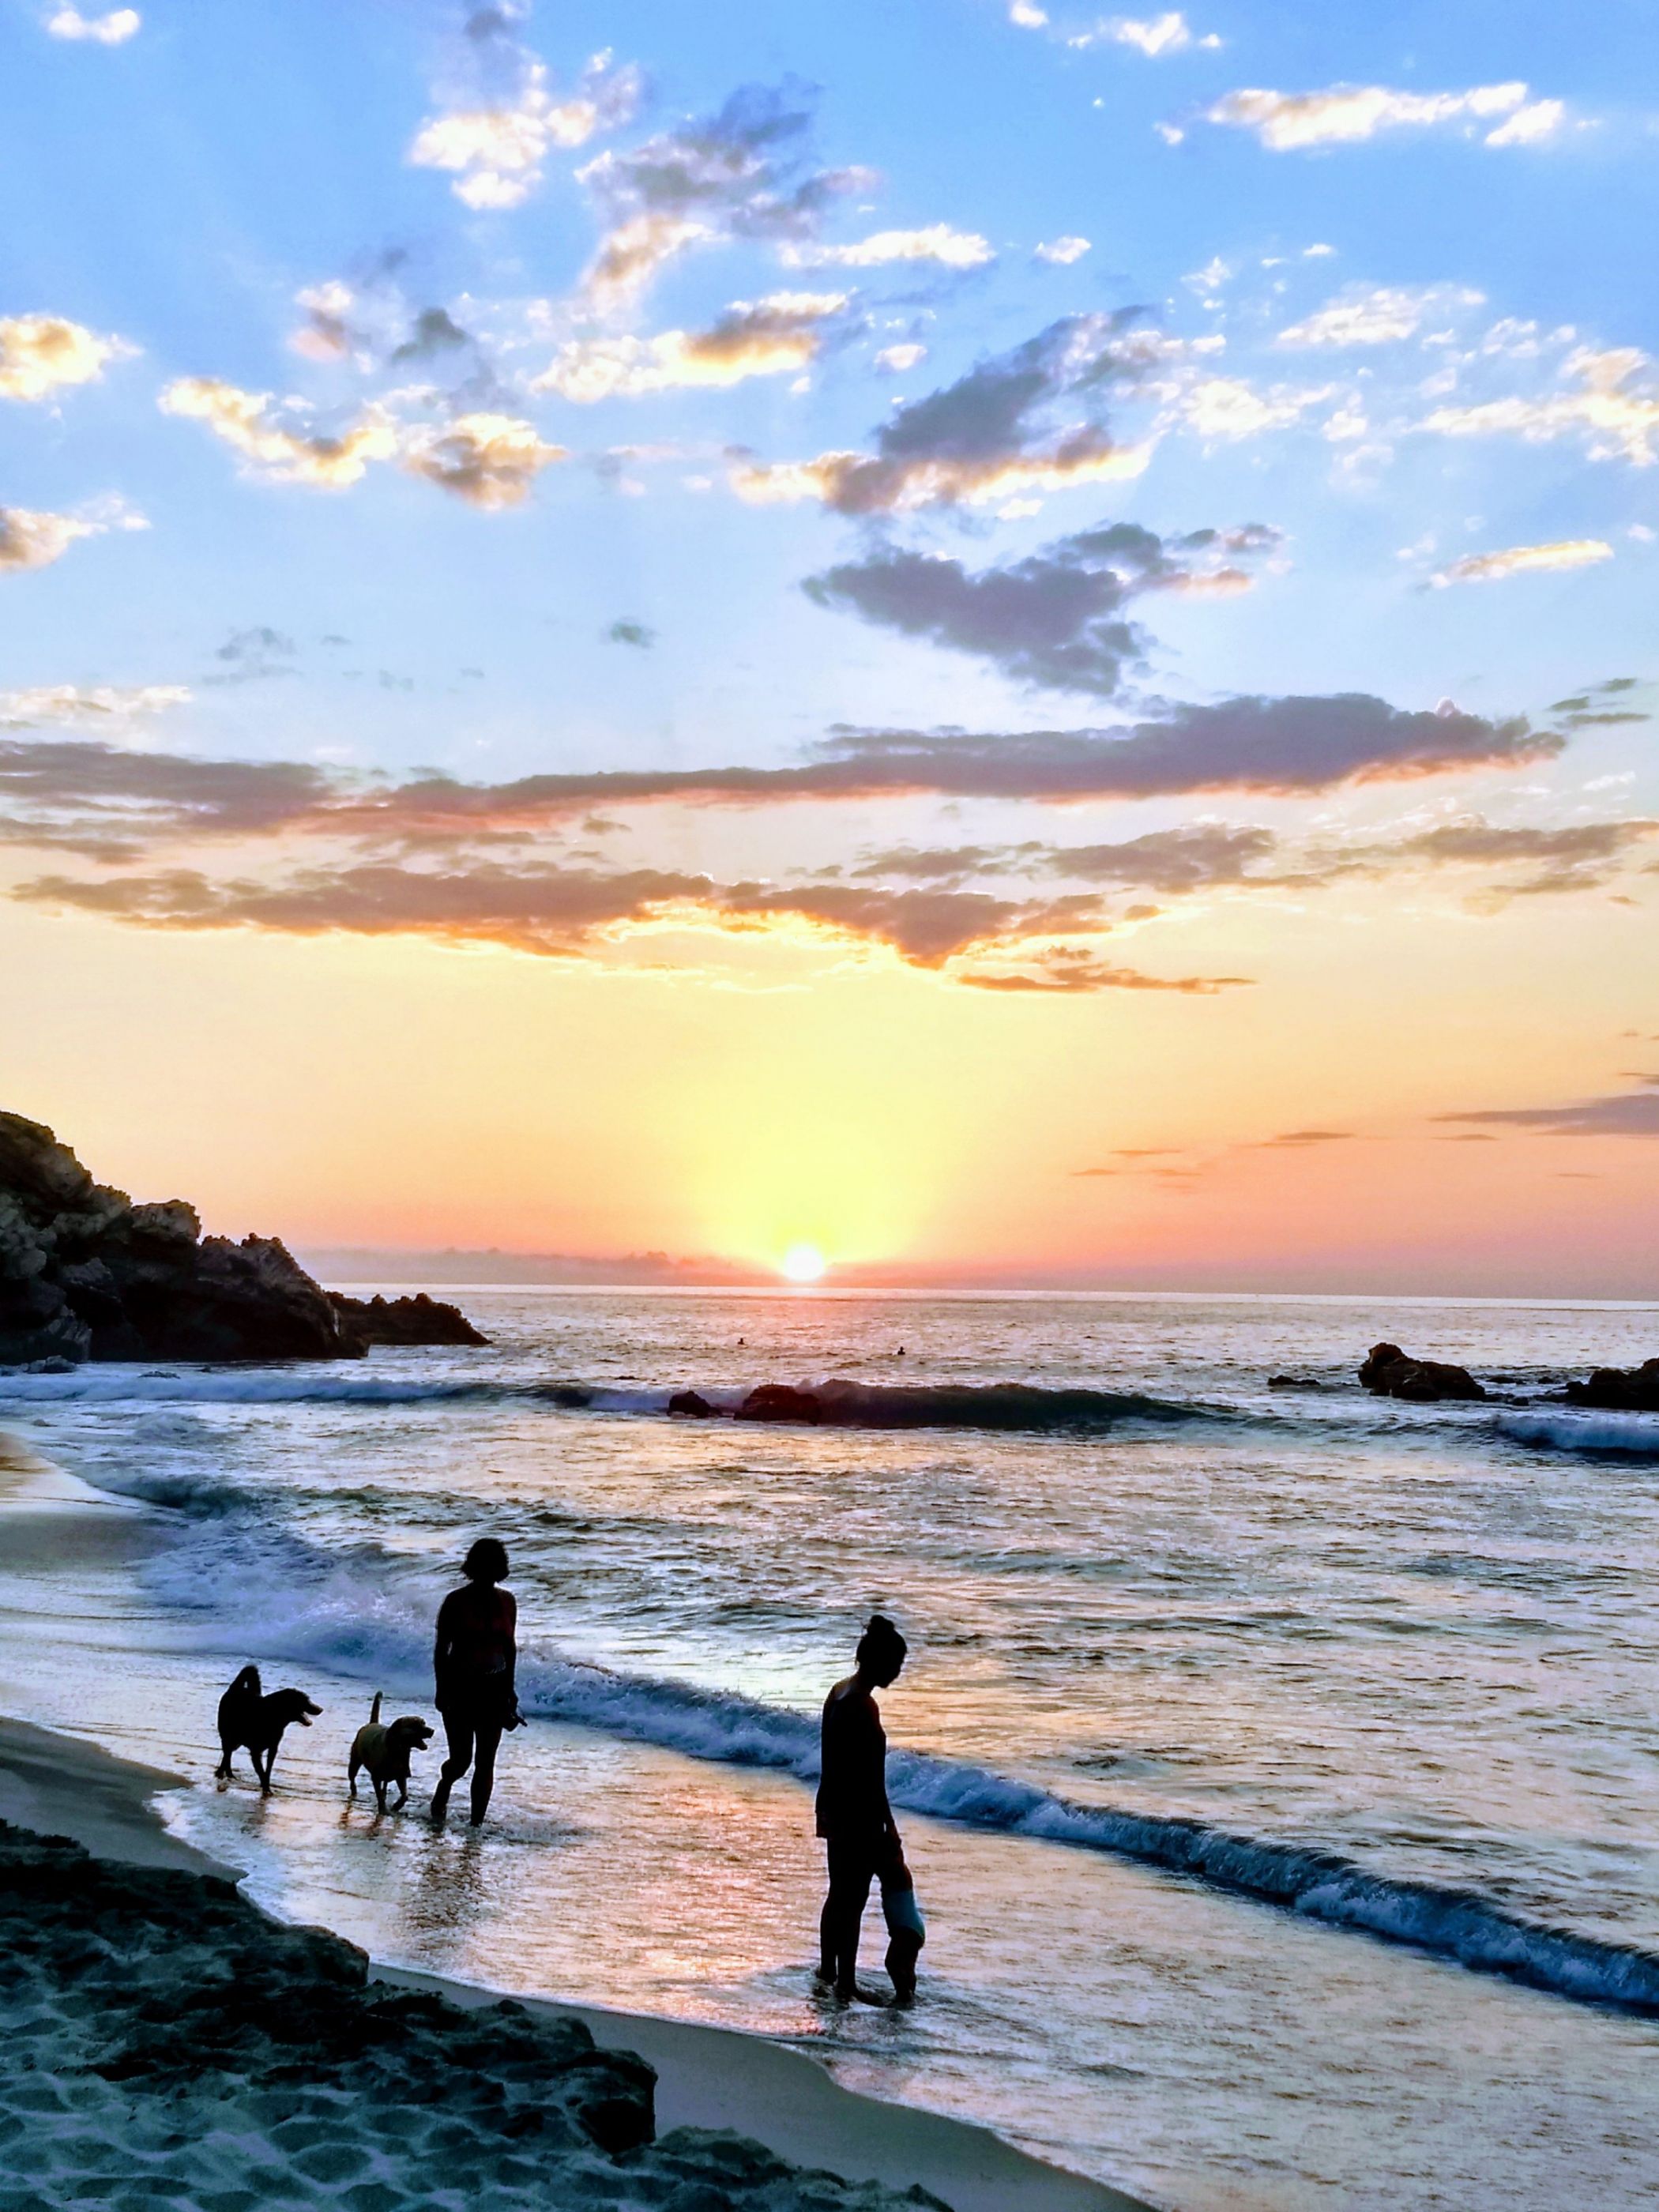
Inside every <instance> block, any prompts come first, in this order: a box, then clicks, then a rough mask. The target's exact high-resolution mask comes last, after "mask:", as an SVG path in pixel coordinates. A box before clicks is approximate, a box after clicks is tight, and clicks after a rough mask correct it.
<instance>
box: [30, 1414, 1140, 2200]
mask: <svg viewBox="0 0 1659 2212" xmlns="http://www.w3.org/2000/svg"><path fill="white" fill-rule="evenodd" d="M0 1485H3V1493H0V1494H3V1500H4V1503H3V1511H4V1515H5V1525H6V1533H7V1545H8V1554H9V1557H11V1556H13V1554H14V1553H15V1551H16V1550H17V1547H21V1552H22V1553H27V1556H28V1559H29V1561H30V1564H31V1565H33V1567H34V1568H35V1569H36V1570H37V1571H39V1570H42V1569H46V1568H48V1567H49V1564H50V1561H51V1559H52V1555H53V1554H54V1553H56V1552H58V1551H60V1549H61V1547H74V1548H75V1549H76V1551H77V1552H82V1547H85V1546H86V1545H87V1544H88V1543H90V1544H93V1545H95V1546H105V1547H108V1548H110V1549H111V1550H112V1551H118V1550H120V1549H122V1548H132V1547H136V1548H138V1549H142V1548H143V1546H144V1545H145V1542H146V1541H147V1538H146V1534H145V1529H144V1524H143V1517H142V1516H137V1515H134V1514H130V1513H127V1512H125V1511H124V1510H122V1509H121V1508H120V1507H119V1506H118V1505H112V1506H110V1507H109V1508H108V1510H107V1511H105V1510H103V1509H102V1508H101V1505H100V1501H98V1499H97V1498H96V1493H94V1492H88V1491H87V1490H86V1489H85V1488H84V1486H82V1485H81V1484H79V1483H78V1482H77V1481H76V1480H75V1479H74V1478H72V1477H70V1476H67V1475H64V1474H60V1473H59V1471H58V1470H57V1469H56V1468H52V1467H51V1466H50V1465H48V1464H47V1463H46V1462H42V1461H40V1460H39V1459H38V1458H36V1457H34V1456H33V1455H31V1454H29V1453H28V1452H27V1450H25V1449H21V1448H20V1447H18V1446H17V1445H16V1444H15V1443H8V1444H7V1445H6V1447H5V1449H4V1450H3V1453H0ZM14 1537H15V1539H16V1540H17V1547H14V1544H13V1539H14ZM19 1556H20V1557H21V1553H19ZM190 1787H191V1784H189V1783H187V1782H185V1781H184V1780H182V1779H181V1778H179V1777H178V1776H175V1775H171V1774H168V1773H166V1772H163V1771H158V1770H156V1769H155V1768H150V1767H146V1766H143V1765H137V1764H136V1763H133V1762H131V1761H129V1760H125V1759H117V1758H114V1757H112V1756H111V1755H109V1754H108V1753H106V1752H104V1751H102V1750H101V1749H100V1748H99V1747H97V1746H96V1745H95V1744H93V1743H90V1742H88V1741H82V1740H79V1739H77V1738H76V1737H74V1736H71V1735H66V1734H63V1733H60V1732H57V1731H52V1730H48V1729H41V1728H37V1727H34V1726H32V1725H30V1724H29V1723H27V1722H23V1721H20V1720H10V1719H9V1720H3V1721H0V1822H3V1823H5V1824H6V1825H5V1826H4V1827H3V1829H0V1918H3V1920H4V1923H5V1924H6V1930H7V1935H6V1948H7V1949H8V1951H9V1952H10V1953H11V1954H13V1957H12V1967H13V1971H12V1972H11V1974H10V1976H9V1980H10V1983H11V1993H10V1995H9V1996H8V1997H7V1998H5V1999H4V2000H3V2001H0V2012H3V2015H5V2016H6V2019H7V2025H8V2027H9V2031H10V2033H11V2034H12V2036H13V2037H14V2038H15V2047H16V2048H17V2049H19V2050H20V2051H22V2052H23V2053H24V2054H25V2056H24V2060H23V2063H22V2064H21V2066H17V2067H15V2069H14V2071H13V2073H12V2075H11V2076H10V2078H9V2084H8V2086H7V2087H6V2088H5V2089H4V2091H3V2092H0V2143H3V2145H4V2148H5V2154H6V2156H7V2158H8V2160H9V2161H10V2164H11V2166H12V2170H13V2171H14V2172H15V2173H16V2174H18V2175H19V2177H20V2178H21V2180H22V2184H23V2186H24V2188H25V2190H26V2191H27V2194H26V2196H25V2197H23V2198H22V2199H21V2200H20V2201H21V2202H22V2203H27V2205H29V2206H30V2207H33V2206H35V2205H39V2206H42V2207H45V2206H52V2207H58V2206H66V2205H70V2204H75V2203H83V2202H85V2201H86V2200H87V2198H88V2195H93V2194H95V2195H97V2196H98V2197H100V2201H105V2202H108V2203H117V2204H122V2205H125V2203H128V2202H129V2201H131V2203H134V2204H135V2205H136V2204H137V2203H138V2202H139V2201H140V2200H141V2198H142V2201H143V2202H144V2203H151V2202H154V2201H155V2197H156V2196H157V2195H158V2194H161V2195H164V2196H168V2197H173V2198H174V2199H175V2201H181V2202H185V2203H191V2204H192V2205H195V2204H199V2205H201V2206H203V2207H204V2208H212V2212H237V2208H240V2207H243V2206H248V2207H251V2206H252V2205H254V2204H256V2203H259V2204H268V2203H276V2202H282V2203H343V2204H349V2205H351V2206H352V2207H353V2208H354V2212H401V2208H403V2207H405V2206H407V2207H410V2208H413V2207H416V2206H425V2205H434V2206H437V2205H445V2206H447V2205H450V2204H454V2205H457V2206H459V2204H461V2203H463V2202H465V2203H469V2204H477V2203H489V2204H492V2205H495V2204H499V2205H501V2206H503V2207H505V2206H509V2205H518V2204H526V2205H528V2204H532V2203H535V2204H544V2203H547V2202H548V2201H550V2192H552V2191H556V2201H557V2202H559V2203H561V2204H568V2205H571V2206H573V2207H574V2206H580V2205H586V2204H589V2203H592V2204H596V2205H598V2204H605V2205H617V2206H633V2205H640V2206H644V2205H647V2204H650V2205H653V2206H655V2205H664V2206H671V2207H674V2208H677V2212H694V2208H699V2209H700V2208H707V2212H715V2208H720V2207H725V2206H732V2207H733V2208H750V2207H753V2208H755V2212H760V2208H762V2207H764V2208H766V2212H797V2208H799V2212H805V2208H808V2207H811V2208H823V2212H842V2208H844V2212H888V2208H890V2207H896V2206H898V2205H900V2204H944V2205H946V2206H948V2207H950V2208H951V2212H994V2208H999V2207H1001V2208H1015V2207H1017V2208H1019V2212H1137V2200H1135V2199H1133V2198H1131V2197H1127V2196H1124V2195H1122V2194H1121V2193H1120V2192H1117V2191H1113V2190H1110V2189H1109V2188H1105V2187H1103V2186H1101V2185H1097V2184H1095V2183H1093V2182H1090V2181H1087V2180H1085V2179H1080V2178H1078V2177H1074V2176H1073V2175H1069V2174H1066V2173H1064V2172H1060V2170H1058V2169H1056V2168H1054V2167H1052V2166H1045V2165H1043V2164H1042V2163H1041V2162H1040V2161H1038V2160H1034V2159H1031V2158H1029V2157H1027V2156H1026V2155H1024V2154H1023V2153H1021V2152H1019V2151H1018V2150H1016V2149H1014V2148H1012V2147H1011V2146H1009V2145H1007V2144H1006V2143H1004V2142H1002V2141H1001V2140H1000V2138H999V2137H997V2136H994V2135H993V2134H992V2133H990V2132H989V2131H987V2130H982V2129H978V2128H974V2127H971V2126H969V2125H967V2124H963V2123H962V2122H959V2121H955V2120H951V2119H947V2118H941V2117H939V2116H938V2115H935V2114H933V2113H929V2112H921V2111H917V2110H912V2109H908V2108H906V2107H902V2106H895V2105H890V2104H885V2103H882V2102H878V2100H874V2099H872V2098H868V2097H864V2096H860V2095H857V2094H855V2093H852V2092H851V2091H848V2090H847V2089H844V2088H842V2087H840V2086H839V2085H838V2084H837V2083H836V2082H835V2081H832V2080H831V2078H830V2077H829V2075H828V2074H827V2073H826V2072H825V2071H824V2069H823V2068H822V2067H820V2066H819V2065H817V2063H814V2062H813V2061H812V2060H811V2059H810V2058H807V2057H803V2056H802V2055H800V2054H799V2053H797V2052H795V2051H788V2050H786V2049H784V2048H782V2047H781V2046H780V2045H775V2044H772V2043H769V2042H768V2041H766V2040H765V2039H762V2038H760V2037H757V2036H750V2035H744V2034H740V2033H732V2032H729V2031H723V2030H720V2029H714V2028H707V2027H697V2026H692V2025H689V2024H686V2023H683V2022H678V2021H666V2020H661V2019H655V2018H650V2017H646V2016H641V2015H629V2014H622V2013H607V2012H605V2011H602V2010H599V2009H598V2008H584V2007H572V2006H564V2005H560V2004H557V2003H553V2002H533V2001H532V2002H513V2003H511V2004H507V2005H504V2004H503V2002H502V2001H501V1999H500V1998H499V1997H498V1996H496V1995H495V1993H494V1992H491V1991H489V1990H482V1989H477V1988H470V1987H466V1986H464V1985H462V1984H457V1983H453V1982H450V1981H447V1980H445V1979H443V1978H440V1977H437V1976H433V1975H427V1974H419V1973H415V1972H409V1971H407V1970H402V1969H397V1968H393V1967H389V1966H377V1965H375V1964H374V1962H373V1961H371V1960H369V1959H368V1957H367V1956H366V1955H365V1954H363V1953H362V1952H360V1951H358V1950H357V1949H356V1948H355V1947H354V1946H352V1945H350V1944H348V1943H345V1942H342V1941H341V1940H340V1939H338V1938H337V1937H334V1936H330V1935H328V1934H326V1933H325V1931H320V1930H295V1929H291V1928H288V1927H285V1926H283V1925H282V1924H281V1923H277V1922H276V1921H275V1920H272V1919H271V1918H270V1917H268V1916H267V1915H265V1914H264V1913H263V1912H261V1911H259V1909H258V1907H257V1906H256V1905H252V1903H250V1902H249V1901H248V1900H247V1899H245V1898H243V1897H242V1896H240V1893H237V1891H236V1889H235V1887H234V1883H235V1881H236V1875H237V1869H234V1868H232V1867H229V1866H227V1865H224V1864H222V1863H220V1862H218V1861H216V1860H215V1859H213V1858H212V1857H209V1856H208V1855H207V1854H205V1853H204V1852H202V1851H200V1850H196V1849H195V1848H193V1847H192V1846H191V1845H190V1844H186V1843H185V1842H184V1841H182V1840H181V1839H180V1838H177V1837H175V1836H173V1834H170V1833H169V1832H168V1830H167V1826H166V1825H165V1824H164V1822H163V1820H161V1817H160V1815H159V1814H158V1813H157V1811H156V1809H155V1801H156V1799H157V1798H158V1797H159V1796H162V1795H163V1794H165V1793H167V1792H173V1791H179V1790H185V1789H188V1788H190ZM45 1838H55V1839H59V1840H57V1841H53V1842H46V1841H45V1840H43V1839H45ZM82 1854H88V1855H89V1857H85V1856H82ZM89 1958H95V1960H96V1961H97V1964H96V1967H95V1970H94V1971H91V1972H88V1968H87V1961H88V1959H89ZM439 2083H442V2084H444V2085H445V2086H444V2087H443V2089H442V2101H441V2102H435V2094H436V2091H437V2085H438V2084H439ZM596 2085H598V2086H597V2087H596ZM135 2192H136V2193H135Z"/></svg>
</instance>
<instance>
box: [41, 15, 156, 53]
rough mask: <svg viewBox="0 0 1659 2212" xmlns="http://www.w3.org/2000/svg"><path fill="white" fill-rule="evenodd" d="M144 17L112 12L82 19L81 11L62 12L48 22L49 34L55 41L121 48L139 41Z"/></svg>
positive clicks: (85, 16)
mask: <svg viewBox="0 0 1659 2212" xmlns="http://www.w3.org/2000/svg"><path fill="white" fill-rule="evenodd" d="M143 21H144V19H143V16H142V15H140V14H139V13H138V10H137V9H136V8H112V9H110V10H109V12H108V13H107V14H106V15H82V13H81V10H80V9H78V8H59V9H57V10H56V11H55V12H54V13H53V14H52V15H48V16H47V18H46V31H47V34H48V35H49V36H50V37H52V38H54V39H73V40H77V41H79V40H90V41H91V42H92V44H94V46H125V44H126V42H127V40H129V39H134V38H137V35H138V33H139V32H140V30H141V29H142V28H143Z"/></svg>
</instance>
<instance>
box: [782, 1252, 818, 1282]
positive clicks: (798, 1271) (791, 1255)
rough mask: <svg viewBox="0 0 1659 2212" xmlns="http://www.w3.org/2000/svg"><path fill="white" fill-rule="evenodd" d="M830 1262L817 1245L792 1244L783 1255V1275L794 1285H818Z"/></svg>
mask: <svg viewBox="0 0 1659 2212" xmlns="http://www.w3.org/2000/svg"><path fill="white" fill-rule="evenodd" d="M828 1266H829V1261H827V1260H826V1259H825V1258H824V1256H823V1253H822V1252H820V1251H819V1249H818V1248H817V1245H816V1244H792V1245H791V1246H790V1247H789V1249H788V1250H787V1252H786V1253H785V1254H784V1255H783V1270H782V1272H783V1273H784V1274H785V1275H786V1276H787V1279H789V1281H790V1282H792V1283H816V1282H817V1281H819V1280H820V1279H821V1278H822V1276H823V1271H824V1269H825V1268H826V1267H828Z"/></svg>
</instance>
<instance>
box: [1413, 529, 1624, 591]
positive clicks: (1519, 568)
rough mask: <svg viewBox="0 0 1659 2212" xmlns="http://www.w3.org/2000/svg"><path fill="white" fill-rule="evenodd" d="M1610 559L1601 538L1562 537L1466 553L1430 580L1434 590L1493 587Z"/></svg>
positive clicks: (1606, 546)
mask: <svg viewBox="0 0 1659 2212" xmlns="http://www.w3.org/2000/svg"><path fill="white" fill-rule="evenodd" d="M1612 558H1613V548H1612V546H1611V545H1608V544H1606V543H1605V542H1604V541H1603V540H1602V539H1601V538H1558V539H1556V540H1555V542H1554V543H1553V544H1548V545H1510V546H1507V547H1505V548H1504V550H1503V551H1502V552H1497V553H1466V554H1465V555H1464V556H1463V557H1462V560H1461V561H1454V562H1451V563H1450V564H1449V566H1448V567H1446V568H1441V569H1438V570H1437V572H1436V573H1435V574H1434V575H1432V576H1431V578H1430V579H1429V580H1430V582H1431V584H1433V585H1435V586H1437V588H1443V587H1444V586H1446V585H1448V584H1492V583H1497V582H1498V581H1499V580H1501V579H1503V578H1504V577H1505V576H1522V575H1527V574H1530V573H1531V572H1532V571H1533V570H1534V569H1539V568H1589V567H1592V566H1593V565H1594V564H1595V562H1598V561H1611V560H1612Z"/></svg>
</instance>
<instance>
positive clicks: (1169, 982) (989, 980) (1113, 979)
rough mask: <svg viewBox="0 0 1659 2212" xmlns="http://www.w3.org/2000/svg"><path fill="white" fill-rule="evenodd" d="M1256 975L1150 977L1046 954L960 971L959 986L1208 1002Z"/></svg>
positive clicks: (1081, 957)
mask: <svg viewBox="0 0 1659 2212" xmlns="http://www.w3.org/2000/svg"><path fill="white" fill-rule="evenodd" d="M957 981H958V982H959V983H966V984H967V985H969V987H970V988H972V989H974V990H975V991H1052V992H1093V991H1178V992H1182V993H1183V994H1187V995H1188V996H1195V997H1200V998H1210V997H1212V996H1213V995H1214V994H1215V993H1216V992H1218V991H1229V990H1235V989H1238V988H1240V987H1243V986H1247V985H1249V984H1250V983H1253V982H1254V981H1255V977H1254V976H1252V975H1144V974H1143V973H1142V972H1141V971H1140V969H1138V968H1117V967H1114V966H1113V965H1112V964H1111V963H1109V962H1108V961H1103V960H1097V959H1095V958H1093V957H1091V956H1089V955H1087V954H1085V953H1054V954H1046V955H1043V956H1042V957H1039V958H1037V959H1036V960H1034V961H1032V962H1030V963H1028V964H1026V965H1025V966H1024V967H1019V968H981V969H976V970H968V969H963V970H961V971H960V972H959V973H958V975H957Z"/></svg>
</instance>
